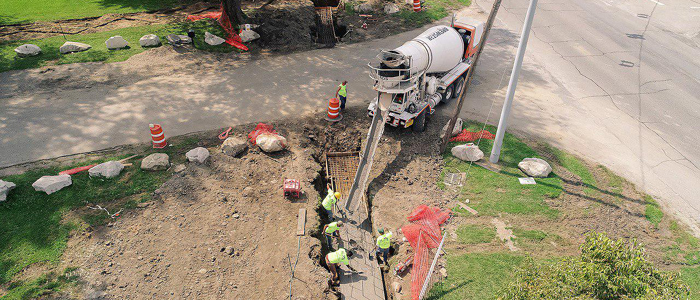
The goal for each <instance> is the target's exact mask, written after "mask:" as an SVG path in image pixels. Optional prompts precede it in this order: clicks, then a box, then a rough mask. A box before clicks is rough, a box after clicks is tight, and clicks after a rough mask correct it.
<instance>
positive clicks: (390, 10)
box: [384, 3, 401, 15]
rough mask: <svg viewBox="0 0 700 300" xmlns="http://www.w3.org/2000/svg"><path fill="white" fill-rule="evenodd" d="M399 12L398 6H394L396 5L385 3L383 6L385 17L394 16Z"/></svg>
mask: <svg viewBox="0 0 700 300" xmlns="http://www.w3.org/2000/svg"><path fill="white" fill-rule="evenodd" d="M399 10H401V9H400V8H399V6H398V5H396V3H387V4H386V5H384V13H386V14H387V15H391V14H395V13H397V12H399Z"/></svg>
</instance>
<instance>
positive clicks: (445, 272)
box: [440, 268, 447, 278]
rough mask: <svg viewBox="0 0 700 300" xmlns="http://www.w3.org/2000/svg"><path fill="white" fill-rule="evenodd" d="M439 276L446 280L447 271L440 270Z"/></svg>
mask: <svg viewBox="0 0 700 300" xmlns="http://www.w3.org/2000/svg"><path fill="white" fill-rule="evenodd" d="M440 275H442V278H447V269H445V268H441V269H440Z"/></svg>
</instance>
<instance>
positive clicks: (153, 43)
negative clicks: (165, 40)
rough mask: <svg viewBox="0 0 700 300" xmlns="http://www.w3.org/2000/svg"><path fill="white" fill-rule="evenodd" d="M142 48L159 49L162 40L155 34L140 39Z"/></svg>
mask: <svg viewBox="0 0 700 300" xmlns="http://www.w3.org/2000/svg"><path fill="white" fill-rule="evenodd" d="M139 45H141V47H157V46H160V38H159V37H158V36H157V35H155V34H147V35H144V36H142V37H141V38H140V39H139Z"/></svg>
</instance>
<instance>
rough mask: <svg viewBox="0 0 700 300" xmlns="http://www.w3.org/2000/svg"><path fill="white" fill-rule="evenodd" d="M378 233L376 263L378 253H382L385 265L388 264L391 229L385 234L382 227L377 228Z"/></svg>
mask: <svg viewBox="0 0 700 300" xmlns="http://www.w3.org/2000/svg"><path fill="white" fill-rule="evenodd" d="M377 232H378V233H379V237H378V238H377V251H376V256H377V263H380V262H379V254H382V256H383V258H384V264H385V265H387V264H389V248H391V237H392V236H393V234H392V233H391V231H389V232H388V233H387V234H384V228H379V229H378V230H377Z"/></svg>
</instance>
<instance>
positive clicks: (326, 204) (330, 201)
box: [321, 183, 340, 221]
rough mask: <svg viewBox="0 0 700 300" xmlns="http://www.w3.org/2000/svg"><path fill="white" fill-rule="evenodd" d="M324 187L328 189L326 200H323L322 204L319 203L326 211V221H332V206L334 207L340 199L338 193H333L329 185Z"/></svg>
mask: <svg viewBox="0 0 700 300" xmlns="http://www.w3.org/2000/svg"><path fill="white" fill-rule="evenodd" d="M326 187H327V188H328V194H327V195H326V198H325V199H323V202H321V205H322V206H323V208H324V209H325V210H326V214H328V219H329V220H331V221H332V220H333V206H335V203H336V202H338V199H339V198H340V193H338V192H333V189H331V184H330V183H329V184H328V185H327V186H326Z"/></svg>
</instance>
